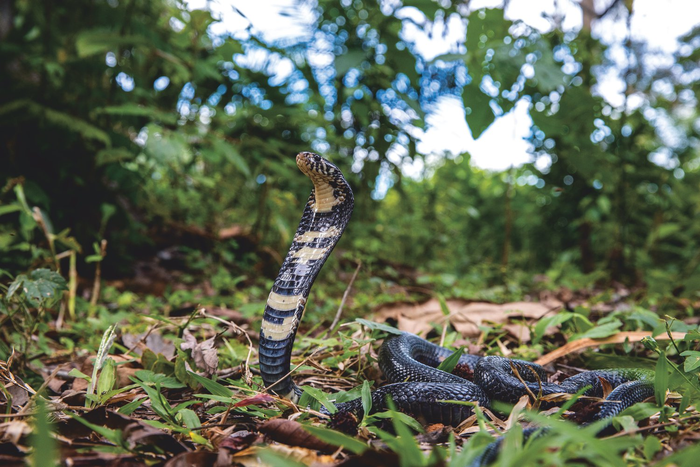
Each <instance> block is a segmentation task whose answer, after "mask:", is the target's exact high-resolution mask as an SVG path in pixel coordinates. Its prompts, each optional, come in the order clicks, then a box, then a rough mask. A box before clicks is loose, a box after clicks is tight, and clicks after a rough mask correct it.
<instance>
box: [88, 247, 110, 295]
mask: <svg viewBox="0 0 700 467" xmlns="http://www.w3.org/2000/svg"><path fill="white" fill-rule="evenodd" d="M100 256H102V258H103V259H104V257H105V256H107V240H105V239H102V241H101V242H100ZM101 287H102V260H100V261H97V264H96V265H95V282H94V283H93V284H92V296H90V306H91V307H95V306H96V305H97V300H98V299H99V297H100V288H101Z"/></svg>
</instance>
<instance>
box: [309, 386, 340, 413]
mask: <svg viewBox="0 0 700 467" xmlns="http://www.w3.org/2000/svg"><path fill="white" fill-rule="evenodd" d="M304 393H306V394H308V395H309V396H311V397H312V398H313V399H315V400H317V401H319V402H320V403H321V405H323V406H324V407H325V408H326V409H327V410H328V411H329V412H330V413H332V414H334V413H336V412H337V411H338V409H337V408H336V407H335V405H334V404H333V402H331V400H330V399H329V398H328V394H326V393H325V392H323V391H321V390H320V389H316V388H312V387H311V386H305V387H304Z"/></svg>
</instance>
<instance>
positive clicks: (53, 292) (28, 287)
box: [7, 269, 68, 306]
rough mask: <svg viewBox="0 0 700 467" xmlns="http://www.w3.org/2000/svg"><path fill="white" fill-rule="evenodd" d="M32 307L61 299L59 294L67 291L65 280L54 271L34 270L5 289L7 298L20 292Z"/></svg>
mask: <svg viewBox="0 0 700 467" xmlns="http://www.w3.org/2000/svg"><path fill="white" fill-rule="evenodd" d="M20 290H21V292H22V293H23V294H24V296H25V297H26V298H27V300H29V302H30V303H32V304H33V305H34V306H39V305H41V304H42V303H50V302H53V301H54V300H56V299H58V298H60V297H61V294H60V292H62V291H64V290H68V287H67V285H66V280H65V279H64V278H63V277H61V275H60V274H58V273H57V272H55V271H51V270H49V269H35V270H34V271H32V272H30V273H29V276H26V275H24V274H20V275H19V276H17V277H16V278H15V280H14V281H13V282H12V284H10V286H9V287H8V289H7V297H8V298H11V297H12V296H13V295H14V294H15V293H17V292H18V291H20Z"/></svg>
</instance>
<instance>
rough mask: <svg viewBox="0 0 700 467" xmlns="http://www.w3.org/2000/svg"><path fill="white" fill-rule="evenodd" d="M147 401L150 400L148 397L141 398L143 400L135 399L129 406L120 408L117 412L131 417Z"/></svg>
mask: <svg viewBox="0 0 700 467" xmlns="http://www.w3.org/2000/svg"><path fill="white" fill-rule="evenodd" d="M147 399H148V398H146V397H141V398H139V399H134V400H133V401H131V402H129V403H128V404H126V405H123V406H121V407H119V409H118V410H117V412H119V413H120V414H122V415H131V414H132V413H134V411H135V410H136V409H138V408H139V407H141V404H143V403H144V402H146V400H147Z"/></svg>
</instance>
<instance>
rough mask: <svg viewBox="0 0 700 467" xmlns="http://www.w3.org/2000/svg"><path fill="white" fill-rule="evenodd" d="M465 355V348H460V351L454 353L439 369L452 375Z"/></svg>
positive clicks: (441, 363)
mask: <svg viewBox="0 0 700 467" xmlns="http://www.w3.org/2000/svg"><path fill="white" fill-rule="evenodd" d="M463 354H464V347H460V348H459V349H458V350H455V351H454V352H452V355H450V356H449V357H447V358H446V359H444V360H443V361H441V362H440V365H438V367H437V369H438V370H442V371H445V372H447V373H452V370H454V369H455V367H456V366H457V363H459V358H460V357H461V356H462V355H463Z"/></svg>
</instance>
